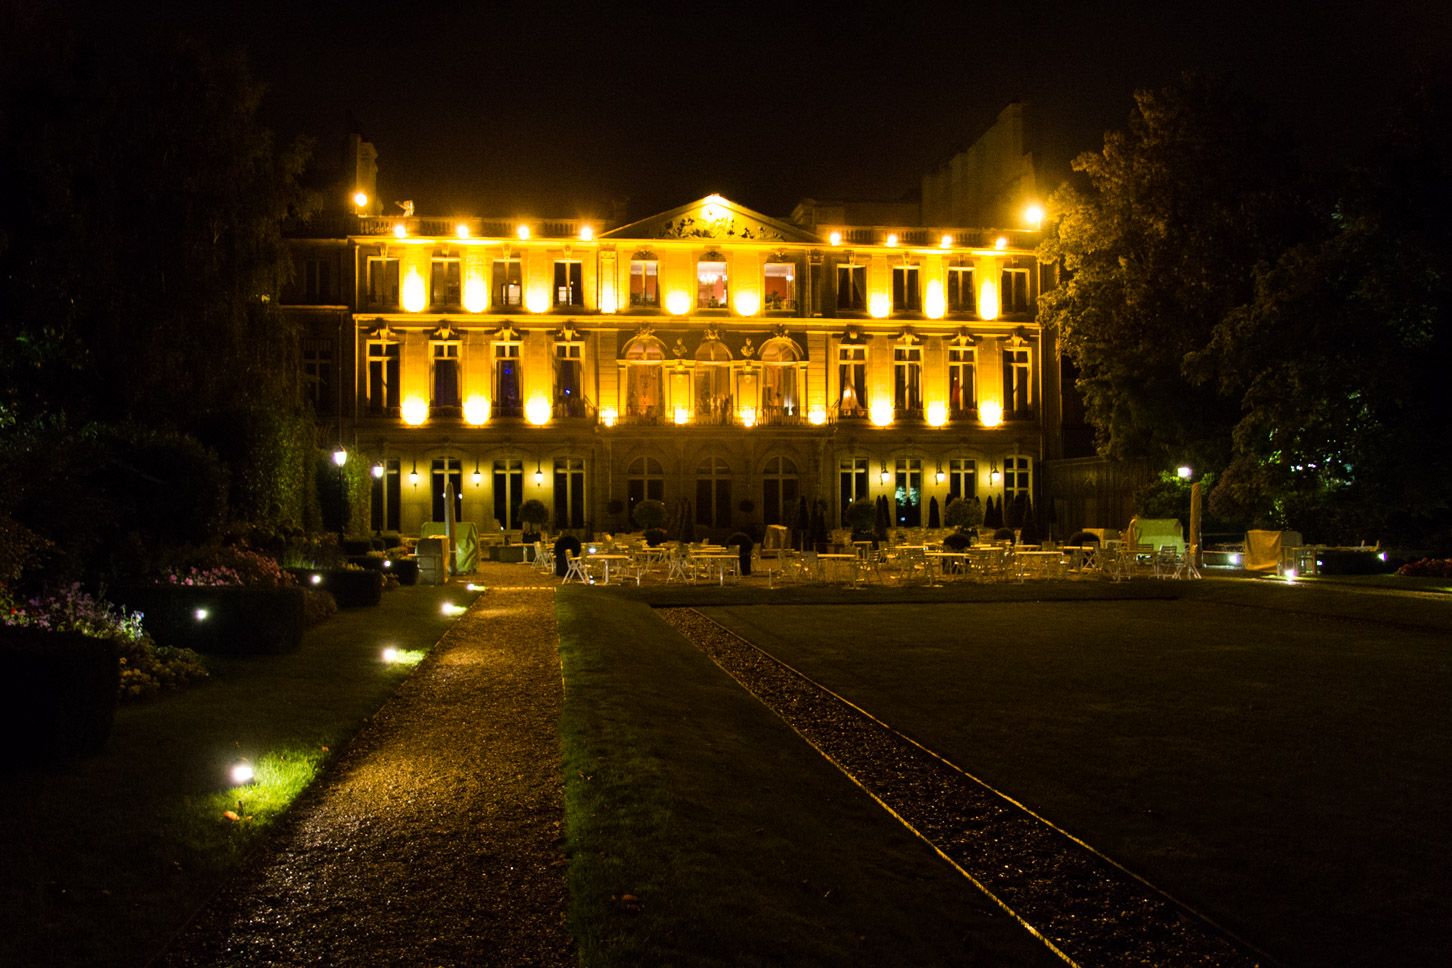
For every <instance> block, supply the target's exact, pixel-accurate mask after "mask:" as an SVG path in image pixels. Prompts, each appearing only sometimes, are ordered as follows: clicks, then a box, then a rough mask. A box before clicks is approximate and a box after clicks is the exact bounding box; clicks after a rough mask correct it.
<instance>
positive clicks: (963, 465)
mask: <svg viewBox="0 0 1452 968" xmlns="http://www.w3.org/2000/svg"><path fill="white" fill-rule="evenodd" d="M977 496H978V462H977V461H973V460H964V459H962V458H954V459H953V460H950V461H948V500H949V501H950V502H951V501H953V500H955V499H957V498H963V499H965V500H966V499H967V498H970V497H977Z"/></svg>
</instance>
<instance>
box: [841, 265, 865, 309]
mask: <svg viewBox="0 0 1452 968" xmlns="http://www.w3.org/2000/svg"><path fill="white" fill-rule="evenodd" d="M837 308H838V309H839V310H843V309H846V310H863V309H866V308H867V267H866V266H854V265H841V266H838V267H837Z"/></svg>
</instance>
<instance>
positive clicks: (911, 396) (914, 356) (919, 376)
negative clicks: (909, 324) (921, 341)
mask: <svg viewBox="0 0 1452 968" xmlns="http://www.w3.org/2000/svg"><path fill="white" fill-rule="evenodd" d="M892 369H893V387H892V406H893V409H895V410H896V411H897V412H898V414H899V415H900V416H902V415H907V414H914V413H921V412H922V409H923V348H922V347H921V346H897V347H894V348H893V351H892Z"/></svg>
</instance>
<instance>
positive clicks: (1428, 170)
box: [1204, 85, 1452, 545]
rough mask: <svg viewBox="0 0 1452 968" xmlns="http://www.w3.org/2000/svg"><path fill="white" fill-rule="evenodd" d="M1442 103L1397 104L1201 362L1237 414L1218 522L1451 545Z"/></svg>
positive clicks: (1438, 91)
mask: <svg viewBox="0 0 1452 968" xmlns="http://www.w3.org/2000/svg"><path fill="white" fill-rule="evenodd" d="M1449 132H1452V98H1449V97H1448V88H1447V87H1446V85H1442V86H1439V87H1431V86H1424V87H1423V88H1421V89H1420V90H1419V91H1417V92H1416V94H1415V96H1413V97H1411V98H1409V99H1408V101H1407V102H1406V105H1405V107H1404V109H1403V110H1402V111H1401V112H1400V114H1399V115H1398V116H1397V117H1396V118H1395V120H1394V122H1393V125H1392V129H1391V132H1390V134H1389V136H1388V137H1386V138H1385V139H1384V140H1383V142H1382V143H1381V144H1380V145H1378V146H1377V148H1376V150H1375V151H1374V153H1373V154H1372V155H1371V157H1370V159H1369V161H1368V162H1367V163H1366V164H1365V165H1364V166H1362V167H1361V168H1359V169H1357V170H1355V171H1353V172H1352V173H1351V174H1350V176H1349V177H1348V178H1346V179H1345V181H1344V183H1343V184H1342V185H1341V186H1340V188H1339V190H1338V191H1337V193H1336V194H1335V196H1334V197H1333V198H1331V199H1330V200H1328V201H1327V202H1325V203H1324V204H1323V205H1322V206H1321V210H1322V211H1323V212H1325V213H1326V214H1325V217H1324V218H1323V220H1322V222H1321V225H1320V226H1319V232H1318V234H1317V235H1316V237H1314V238H1312V239H1308V240H1306V241H1305V242H1303V243H1301V244H1298V245H1295V246H1293V247H1291V248H1289V249H1288V250H1287V251H1286V252H1285V253H1284V254H1283V255H1282V256H1281V257H1280V258H1279V259H1278V260H1277V261H1276V262H1275V263H1274V265H1271V266H1266V267H1263V268H1262V269H1261V270H1260V271H1259V272H1257V274H1256V278H1255V283H1256V285H1255V291H1254V294H1253V298H1251V299H1250V300H1248V301H1247V303H1246V305H1245V306H1243V307H1241V308H1240V309H1238V310H1236V311H1234V312H1232V313H1230V314H1228V316H1227V317H1226V319H1225V320H1224V321H1223V322H1222V324H1221V325H1220V326H1219V327H1218V328H1217V330H1216V333H1215V338H1214V340H1213V343H1212V345H1211V347H1210V349H1209V351H1208V352H1207V353H1206V354H1204V356H1205V357H1206V358H1207V360H1213V361H1214V362H1213V365H1214V366H1215V367H1216V368H1217V369H1218V371H1219V372H1220V374H1221V387H1222V389H1223V391H1224V392H1225V393H1226V394H1227V395H1229V396H1233V397H1235V398H1236V399H1239V400H1240V401H1241V403H1242V416H1241V419H1240V421H1239V423H1238V425H1237V426H1236V428H1235V435H1234V443H1235V454H1234V459H1233V461H1232V463H1231V464H1230V466H1229V468H1228V471H1227V473H1226V474H1225V475H1224V477H1223V478H1222V480H1221V481H1220V483H1219V484H1218V485H1217V487H1216V489H1215V491H1214V492H1213V494H1212V504H1213V505H1214V506H1215V507H1216V508H1217V509H1219V510H1222V511H1227V512H1230V513H1238V514H1241V515H1243V516H1247V517H1259V518H1261V519H1263V520H1266V521H1267V522H1269V523H1273V524H1286V525H1289V526H1291V527H1294V528H1298V529H1302V530H1305V531H1307V532H1314V533H1316V534H1317V535H1318V536H1320V537H1322V538H1323V539H1326V540H1356V539H1357V538H1366V537H1382V538H1391V539H1394V540H1403V541H1413V542H1432V543H1440V544H1443V545H1446V544H1449V543H1452V509H1449V501H1452V438H1449V436H1448V434H1447V433H1446V432H1445V428H1446V427H1447V426H1448V425H1449V423H1452V395H1449V394H1448V392H1447V375H1448V373H1449V372H1452V319H1449V312H1452V229H1449V227H1448V221H1447V219H1446V216H1445V213H1446V212H1447V211H1448V209H1449V207H1452V133H1449Z"/></svg>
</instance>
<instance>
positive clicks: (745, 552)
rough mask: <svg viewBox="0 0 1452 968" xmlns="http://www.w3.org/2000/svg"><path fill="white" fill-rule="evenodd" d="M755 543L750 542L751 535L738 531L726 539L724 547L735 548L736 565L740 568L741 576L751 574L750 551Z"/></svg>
mask: <svg viewBox="0 0 1452 968" xmlns="http://www.w3.org/2000/svg"><path fill="white" fill-rule="evenodd" d="M755 546H756V543H755V542H754V541H752V540H751V535H749V534H747V533H745V532H744V531H738V532H736V533H735V534H733V535H732V536H731V537H729V538H727V539H726V547H728V548H735V549H736V554H737V556H738V559H739V560H738V564H740V566H741V574H743V575H749V574H751V549H752V548H754V547H755Z"/></svg>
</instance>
